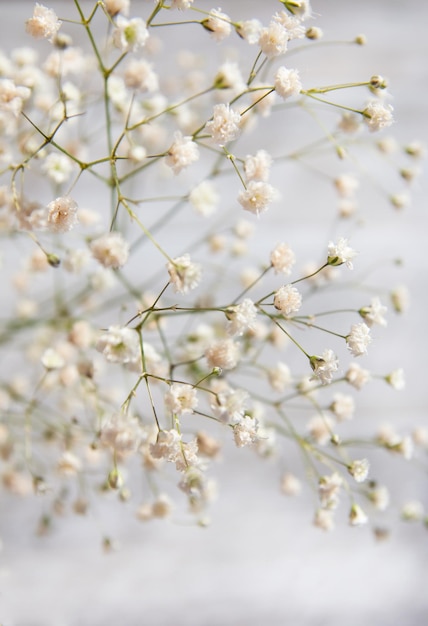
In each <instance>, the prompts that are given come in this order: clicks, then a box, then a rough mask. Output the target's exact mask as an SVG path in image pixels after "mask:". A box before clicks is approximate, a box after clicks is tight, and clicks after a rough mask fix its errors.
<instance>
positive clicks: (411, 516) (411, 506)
mask: <svg viewBox="0 0 428 626" xmlns="http://www.w3.org/2000/svg"><path fill="white" fill-rule="evenodd" d="M423 516H424V505H423V504H422V502H420V501H419V500H411V501H410V502H406V504H405V505H404V506H403V508H402V509H401V517H402V518H403V519H404V520H405V521H406V522H419V521H420V520H421V519H422V518H423Z"/></svg>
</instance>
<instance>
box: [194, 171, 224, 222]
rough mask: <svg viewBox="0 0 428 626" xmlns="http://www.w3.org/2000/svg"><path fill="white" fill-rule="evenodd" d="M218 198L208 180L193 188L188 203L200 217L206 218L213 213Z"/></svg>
mask: <svg viewBox="0 0 428 626" xmlns="http://www.w3.org/2000/svg"><path fill="white" fill-rule="evenodd" d="M219 199H220V198H219V196H218V194H217V192H216V191H215V189H214V186H213V184H212V183H211V182H210V181H209V180H204V181H202V182H201V183H199V185H197V186H196V187H194V188H193V189H192V191H191V192H190V194H189V202H190V204H191V205H192V206H193V207H194V209H195V211H196V212H197V213H199V214H200V215H204V216H208V215H211V213H213V211H215V209H216V206H217V204H218V201H219Z"/></svg>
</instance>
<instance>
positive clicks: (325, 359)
mask: <svg viewBox="0 0 428 626" xmlns="http://www.w3.org/2000/svg"><path fill="white" fill-rule="evenodd" d="M309 362H310V365H311V367H312V370H313V372H314V377H315V378H318V380H320V381H321V383H322V384H323V385H327V384H328V383H331V381H332V380H333V374H334V373H335V372H337V370H338V368H339V361H338V360H337V357H336V355H335V354H334V352H333V350H330V349H328V348H327V349H326V350H324V352H323V353H322V355H321V356H316V355H314V356H311V357H310V359H309Z"/></svg>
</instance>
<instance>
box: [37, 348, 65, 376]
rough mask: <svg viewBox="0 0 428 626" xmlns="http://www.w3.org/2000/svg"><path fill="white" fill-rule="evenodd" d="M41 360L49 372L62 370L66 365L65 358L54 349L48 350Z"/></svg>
mask: <svg viewBox="0 0 428 626" xmlns="http://www.w3.org/2000/svg"><path fill="white" fill-rule="evenodd" d="M40 360H41V362H42V365H43V367H45V368H46V369H47V370H48V371H52V370H58V369H61V368H62V367H64V365H65V359H64V357H63V356H62V355H61V354H60V353H59V352H58V351H57V350H54V349H53V348H46V350H45V351H44V352H43V354H42V357H41V359H40Z"/></svg>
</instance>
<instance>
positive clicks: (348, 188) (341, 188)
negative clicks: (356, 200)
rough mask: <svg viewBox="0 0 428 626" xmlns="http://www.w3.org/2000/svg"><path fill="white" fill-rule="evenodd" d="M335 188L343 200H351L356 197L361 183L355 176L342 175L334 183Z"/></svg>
mask: <svg viewBox="0 0 428 626" xmlns="http://www.w3.org/2000/svg"><path fill="white" fill-rule="evenodd" d="M333 183H334V186H335V187H336V190H337V192H338V194H339V196H340V197H341V198H349V197H351V196H353V195H354V193H355V191H356V190H357V189H358V187H359V185H360V183H359V180H358V179H357V178H356V177H355V176H354V175H353V174H341V175H340V176H337V178H335V179H334V181H333Z"/></svg>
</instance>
